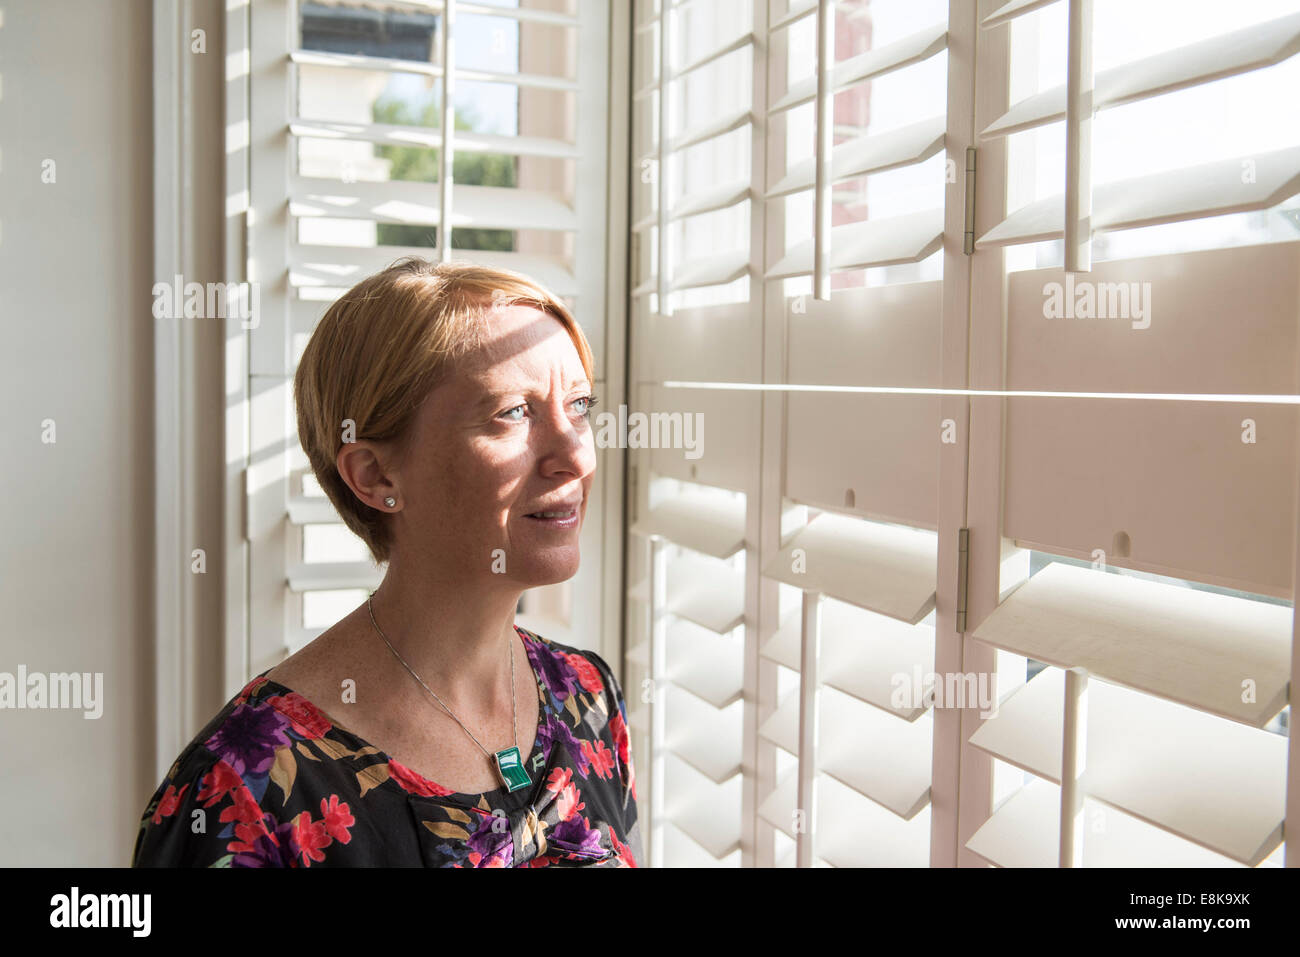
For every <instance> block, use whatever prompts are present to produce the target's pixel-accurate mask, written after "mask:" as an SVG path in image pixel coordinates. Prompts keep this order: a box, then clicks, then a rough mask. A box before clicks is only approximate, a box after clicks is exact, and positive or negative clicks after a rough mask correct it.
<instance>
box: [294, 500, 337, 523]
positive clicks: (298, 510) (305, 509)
mask: <svg viewBox="0 0 1300 957" xmlns="http://www.w3.org/2000/svg"><path fill="white" fill-rule="evenodd" d="M289 521H290V522H292V523H293V524H294V525H342V524H343V519H342V518H340V517H339V513H338V512H337V511H336V510H335V508H334V505H333V503H332V502H330V500H329V499H328V498H326V497H325V496H324V495H291V496H290V497H289Z"/></svg>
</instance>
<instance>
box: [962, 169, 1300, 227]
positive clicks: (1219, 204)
mask: <svg viewBox="0 0 1300 957" xmlns="http://www.w3.org/2000/svg"><path fill="white" fill-rule="evenodd" d="M1245 162H1249V163H1251V164H1253V165H1252V167H1251V168H1252V169H1253V171H1254V176H1253V177H1252V178H1251V181H1250V182H1244V183H1243V182H1242V179H1243V176H1242V170H1243V169H1244V167H1243V166H1242V164H1243V163H1245ZM1297 191H1300V147H1290V148H1288V149H1283V150H1277V151H1275V152H1272V153H1263V154H1257V155H1255V156H1244V157H1237V158H1234V159H1227V160H1218V161H1216V162H1213V163H1206V164H1204V165H1203V166H1192V167H1186V168H1183V169H1176V170H1169V171H1167V172H1163V173H1154V174H1152V175H1150V176H1142V177H1138V178H1135V179H1126V180H1120V181H1118V182H1113V183H1102V184H1100V185H1098V186H1095V187H1094V189H1093V201H1092V227H1093V229H1094V230H1102V229H1133V228H1136V227H1139V226H1156V225H1160V224H1162V223H1173V222H1181V221H1183V220H1189V219H1200V218H1203V217H1206V216H1223V215H1226V214H1228V213H1239V212H1246V211H1249V210H1255V209H1268V208H1270V207H1272V206H1276V205H1277V204H1278V203H1280V202H1282V201H1283V200H1284V199H1286V198H1287V197H1289V196H1292V195H1294V194H1295V193H1296V192H1297ZM1064 219H1065V200H1064V197H1063V196H1062V195H1057V196H1051V197H1048V198H1047V199H1041V200H1038V201H1037V202H1034V203H1030V204H1029V205H1027V206H1025V207H1023V208H1021V209H1019V210H1017V211H1016V212H1014V213H1012V214H1011V215H1010V216H1008V217H1007V218H1006V219H1004V220H1003V221H1002V222H1000V223H998V225H996V226H994V227H993V228H992V229H990V230H989V231H988V232H987V233H985V234H984V235H983V236H981V237H980V239H979V242H978V243H977V245H980V246H1008V245H1014V244H1016V243H1035V242H1042V241H1044V240H1048V239H1059V238H1061V237H1062V236H1063V235H1064V226H1063V223H1064Z"/></svg>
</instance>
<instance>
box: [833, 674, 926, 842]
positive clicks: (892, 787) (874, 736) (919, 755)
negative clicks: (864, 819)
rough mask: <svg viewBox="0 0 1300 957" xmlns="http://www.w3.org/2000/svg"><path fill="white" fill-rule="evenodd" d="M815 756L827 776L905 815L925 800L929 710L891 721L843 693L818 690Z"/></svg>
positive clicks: (912, 813)
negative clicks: (909, 719) (819, 710)
mask: <svg viewBox="0 0 1300 957" xmlns="http://www.w3.org/2000/svg"><path fill="white" fill-rule="evenodd" d="M821 732H822V740H821V742H820V747H819V749H818V758H819V760H820V763H821V766H822V768H823V769H824V770H825V771H826V773H827V774H829V775H830V776H831V777H833V778H835V779H836V780H838V781H840V782H841V783H842V784H844V785H845V786H846V787H849V788H852V789H853V790H854V791H856V792H858V793H859V794H861V795H862V796H863V797H866V798H870V799H871V800H873V801H875V802H876V803H877V804H879V805H880V806H881V807H883V808H885V809H886V810H888V811H891V812H893V813H894V814H897V815H898V816H899V817H900V818H902V819H903V820H904V821H910V820H912V819H913V818H915V817H916V815H917V814H919V813H920V812H921V811H922V810H923V809H924V808H926V807H928V806H929V804H930V763H931V741H932V739H933V732H934V719H933V715H931V714H929V713H926V714H923V715H922V716H921V717H919V718H918V719H917V720H915V721H912V722H903V721H895V720H893V718H891V717H890V716H888V715H885V714H883V713H882V712H881V711H879V710H878V709H876V708H873V707H870V706H869V705H866V704H863V703H862V702H861V701H857V700H855V699H853V698H851V697H849V696H848V695H845V694H839V693H835V692H828V693H824V694H823V695H822V723H821Z"/></svg>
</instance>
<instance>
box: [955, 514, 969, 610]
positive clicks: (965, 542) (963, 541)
mask: <svg viewBox="0 0 1300 957" xmlns="http://www.w3.org/2000/svg"><path fill="white" fill-rule="evenodd" d="M969 577H970V529H969V528H959V529H958V530H957V624H956V629H957V633H958V634H963V633H965V631H966V582H967V580H968V578H969Z"/></svg>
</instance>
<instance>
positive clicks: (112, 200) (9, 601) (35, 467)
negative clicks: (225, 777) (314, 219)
mask: <svg viewBox="0 0 1300 957" xmlns="http://www.w3.org/2000/svg"><path fill="white" fill-rule="evenodd" d="M0 6H2V7H3V26H2V27H0V74H2V81H0V82H2V83H3V97H2V98H0V328H2V329H3V340H2V341H3V348H0V396H2V397H3V399H2V404H0V408H2V409H3V417H4V433H3V435H4V440H5V441H4V448H5V450H6V452H7V453H8V455H7V462H6V464H5V467H4V468H3V469H0V488H2V492H0V498H2V499H3V501H5V502H6V503H7V507H6V509H5V512H6V515H5V522H4V529H3V535H2V536H0V537H2V538H3V542H4V545H3V551H2V552H0V608H3V609H4V619H5V622H4V625H3V627H0V671H6V672H10V673H13V672H16V671H17V669H18V666H19V665H25V666H26V667H27V669H28V670H29V671H40V672H59V671H78V672H102V673H103V676H104V677H103V682H104V706H103V715H102V717H100V718H99V719H97V720H87V719H85V718H84V717H83V715H82V712H80V711H66V710H64V711H57V710H44V711H36V710H13V711H11V710H2V711H0V755H3V756H4V765H5V769H4V776H3V782H2V783H0V865H93V866H121V865H125V864H127V863H129V859H130V853H131V849H132V847H133V844H134V840H135V831H136V826H137V824H138V822H139V817H140V814H141V812H142V811H143V809H144V805H145V802H146V801H147V799H148V797H149V795H150V794H151V793H152V791H153V789H154V787H155V786H156V785H157V783H158V781H157V778H156V770H155V767H156V766H155V760H156V759H155V755H154V754H153V744H152V742H153V737H154V700H153V677H152V667H153V641H154V639H153V587H154V586H153V528H154V526H153V521H154V518H153V500H154V490H153V482H154V477H153V476H154V464H153V456H154V444H153V374H154V373H153V338H152V336H153V325H152V324H153V322H154V320H153V318H152V314H151V306H152V294H151V288H152V285H153V282H154V278H153V276H152V271H153V126H152V123H153V117H152V103H153V90H152V85H151V84H152V63H153V50H152V19H151V3H150V0H112V2H111V3H110V2H104V0H8V2H4V3H3V4H0ZM201 6H205V9H206V7H209V6H215V9H216V10H217V11H218V12H219V9H220V7H219V5H215V4H207V5H201ZM214 26H215V27H216V29H215V30H212V31H210V36H209V44H210V49H211V50H214V51H215V52H212V53H210V54H209V56H210V57H212V58H213V59H212V60H211V61H210V63H205V65H204V71H203V72H204V75H205V76H206V75H208V74H209V73H210V72H211V70H215V71H216V72H215V74H212V75H214V76H215V77H217V78H218V79H219V77H220V70H221V62H220V56H221V54H220V52H219V51H220V46H219V43H220V29H219V28H220V21H219V18H218V20H217V22H216V23H215V24H214ZM209 67H210V69H209ZM204 82H205V83H206V82H207V81H204ZM209 86H210V84H209ZM215 93H216V95H217V101H216V102H217V103H218V104H219V102H220V99H219V95H220V90H219V88H216V89H215ZM207 115H208V116H209V117H210V119H211V123H212V124H214V127H213V128H214V129H215V136H216V137H217V139H216V140H215V142H216V143H217V144H218V147H217V152H216V155H215V156H214V157H213V160H212V164H213V168H215V170H216V173H217V176H218V177H219V176H220V170H221V165H220V163H221V154H220V146H219V144H220V139H219V137H220V132H221V112H220V109H219V108H217V109H215V110H213V111H209V113H208V114H207ZM205 129H206V128H205ZM195 139H196V140H203V141H210V140H211V136H210V135H209V134H208V133H207V132H204V134H203V136H202V137H198V136H196V137H195ZM46 159H52V160H54V161H55V163H56V167H55V176H56V179H55V182H53V183H49V184H45V183H42V180H41V174H42V163H43V161H45V160H46ZM204 185H206V184H205V183H196V184H195V186H196V188H201V187H202V186H204ZM215 186H216V187H217V188H216V189H215V191H214V194H213V196H214V202H215V203H216V204H217V209H218V210H219V209H220V188H219V187H220V180H219V178H218V180H217V182H216V184H215ZM196 228H201V229H207V230H209V231H215V237H216V241H217V243H218V244H219V242H220V228H221V226H220V219H219V217H218V218H215V219H213V220H212V221H210V222H207V223H206V224H205V223H204V222H199V223H197V224H196ZM217 248H218V249H219V245H218V247H217ZM214 331H216V332H217V337H216V340H215V342H216V352H215V356H216V365H215V369H216V375H215V377H214V375H213V374H212V371H211V370H212V368H213V364H212V362H210V361H208V359H206V358H204V357H205V356H206V355H207V346H206V338H207V333H206V331H204V332H201V333H199V338H196V339H187V348H189V349H191V350H195V351H194V352H193V354H195V355H197V356H198V357H199V358H198V361H197V363H196V365H195V369H196V372H195V378H196V382H198V383H200V388H202V389H204V390H207V391H211V390H212V389H213V388H214V387H215V389H216V391H215V396H216V399H215V403H212V404H211V405H212V407H211V409H210V410H207V409H206V406H205V410H204V411H203V412H202V414H203V415H208V416H212V415H215V417H216V421H217V423H218V426H217V429H216V431H214V432H213V433H212V434H213V436H214V439H215V443H216V447H215V449H211V448H209V449H206V450H205V451H204V452H203V455H204V456H206V457H208V458H209V459H211V458H212V457H213V456H215V461H216V462H217V463H218V466H217V473H216V474H217V476H218V478H217V480H216V489H217V492H216V493H215V500H212V499H213V498H214V496H213V495H209V496H208V499H209V501H208V502H207V503H206V504H205V508H206V509H207V512H209V513H211V514H208V515H206V516H205V517H203V518H202V519H201V520H200V521H199V522H198V523H197V525H196V526H195V527H198V528H204V527H210V526H211V523H212V522H213V516H215V519H216V521H217V524H216V526H215V532H214V533H213V534H214V535H215V539H214V547H213V548H210V549H209V575H208V579H209V580H210V581H211V586H208V585H206V584H205V585H204V587H203V588H202V589H201V590H202V591H203V592H205V593H206V592H207V591H210V590H213V589H218V591H217V592H216V597H215V599H210V598H208V597H202V596H201V597H199V598H198V599H197V600H195V602H194V603H193V604H192V605H191V606H190V607H189V609H188V611H187V613H188V614H193V615H202V616H205V619H206V618H210V617H211V615H210V614H209V612H215V613H216V614H218V615H219V612H220V593H219V588H220V578H221V567H220V564H219V561H220V549H219V547H217V546H219V542H220V525H219V519H220V493H219V488H220V485H219V482H220V479H219V476H220V470H219V468H220V467H219V463H220V461H221V448H220V443H221V431H220V425H219V423H220V421H221V392H220V331H219V330H214ZM186 414H187V416H188V419H187V421H188V427H194V426H195V425H197V424H198V419H197V418H196V416H197V415H198V414H199V413H198V412H197V411H195V410H187V412H186ZM45 419H53V420H54V423H55V429H56V432H55V437H56V441H55V442H54V443H53V444H44V443H43V442H42V422H43V420H45ZM205 534H206V533H205ZM213 624H214V625H215V626H216V627H217V628H218V629H219V627H220V621H219V619H217V620H215V621H214V622H213ZM206 627H207V625H206V621H205V628H206ZM217 633H218V634H219V631H218V632H217ZM219 651H220V649H219V646H217V648H216V653H217V654H218V655H219ZM203 657H204V659H205V662H204V663H205V664H206V663H207V662H206V659H207V658H208V652H207V651H205V654H204V656H203ZM214 661H219V658H217V659H214ZM199 696H200V697H202V699H203V701H202V703H201V704H200V705H196V708H195V710H196V711H198V710H207V711H208V712H212V711H214V710H215V707H216V705H217V704H219V702H218V701H216V699H214V698H213V697H212V693H211V691H200V693H199ZM196 730H197V728H190V729H187V730H186V739H187V740H188V738H189V736H190V735H193V734H194V733H195V731H196ZM171 757H174V756H169V757H168V758H167V760H168V761H170V760H171Z"/></svg>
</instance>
